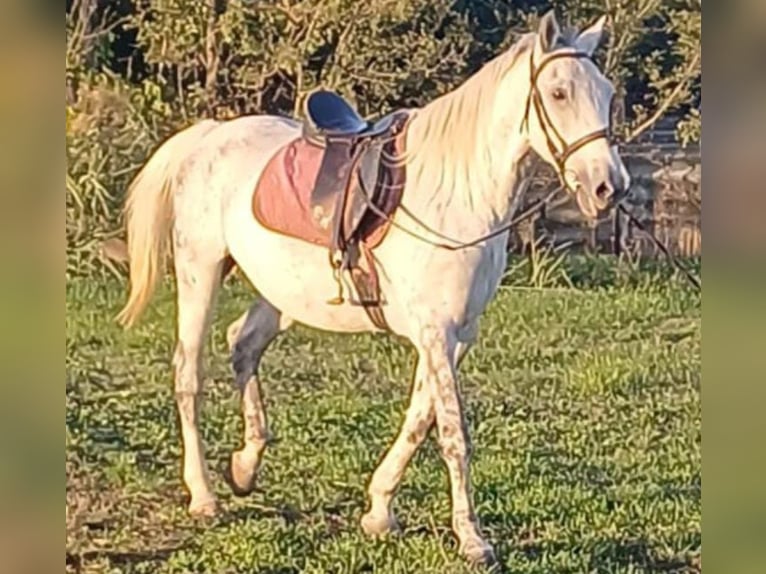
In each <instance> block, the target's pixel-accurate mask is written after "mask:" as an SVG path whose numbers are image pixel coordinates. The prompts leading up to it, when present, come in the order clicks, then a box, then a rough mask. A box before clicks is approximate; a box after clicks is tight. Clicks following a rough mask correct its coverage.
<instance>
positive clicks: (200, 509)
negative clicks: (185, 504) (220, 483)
mask: <svg viewBox="0 0 766 574" xmlns="http://www.w3.org/2000/svg"><path fill="white" fill-rule="evenodd" d="M218 510H219V509H218V501H216V499H215V498H214V497H209V498H205V499H203V500H201V501H194V500H192V502H191V503H190V504H189V514H190V515H191V516H192V517H193V518H213V517H215V516H216V515H217V514H218Z"/></svg>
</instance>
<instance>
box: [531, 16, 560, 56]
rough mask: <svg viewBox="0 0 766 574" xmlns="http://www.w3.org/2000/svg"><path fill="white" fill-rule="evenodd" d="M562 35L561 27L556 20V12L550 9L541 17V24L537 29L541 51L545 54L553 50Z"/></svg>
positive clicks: (538, 45)
mask: <svg viewBox="0 0 766 574" xmlns="http://www.w3.org/2000/svg"><path fill="white" fill-rule="evenodd" d="M560 35H561V28H559V23H558V22H557V21H556V13H555V12H554V11H553V10H548V11H547V12H546V13H545V15H544V16H543V17H542V18H540V26H539V28H538V31H537V47H538V49H539V50H540V53H542V54H545V53H546V52H550V51H551V50H553V48H554V47H555V46H556V42H558V39H559V36H560Z"/></svg>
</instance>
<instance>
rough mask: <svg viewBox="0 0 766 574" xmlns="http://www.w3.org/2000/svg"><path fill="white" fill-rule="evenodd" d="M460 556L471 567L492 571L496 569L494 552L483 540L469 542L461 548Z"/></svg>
mask: <svg viewBox="0 0 766 574" xmlns="http://www.w3.org/2000/svg"><path fill="white" fill-rule="evenodd" d="M460 554H461V556H463V558H465V559H466V561H467V562H468V563H469V564H471V565H472V566H484V567H487V568H490V569H492V571H495V570H496V568H497V567H498V562H497V557H496V556H495V551H494V550H493V549H492V546H490V545H489V544H487V543H486V542H484V541H483V540H476V541H471V542H469V543H468V544H466V545H465V546H461V548H460Z"/></svg>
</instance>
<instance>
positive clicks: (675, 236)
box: [511, 144, 702, 256]
mask: <svg viewBox="0 0 766 574" xmlns="http://www.w3.org/2000/svg"><path fill="white" fill-rule="evenodd" d="M624 158H625V162H626V165H627V166H628V170H629V171H630V174H631V178H632V184H631V192H630V195H629V198H628V200H627V202H628V207H629V208H630V210H631V212H632V213H634V214H635V216H636V217H637V218H638V219H639V220H640V221H641V222H642V223H643V224H644V225H645V226H646V227H647V229H648V230H650V231H651V232H652V233H654V234H655V236H656V237H657V238H658V239H659V240H660V241H662V242H663V243H664V244H665V245H667V247H668V249H669V250H670V251H671V253H673V254H675V255H680V256H698V255H700V254H701V253H702V195H701V173H702V162H701V156H700V151H699V148H698V147H696V146H694V147H688V148H681V147H680V146H678V145H677V144H670V145H668V144H665V145H654V144H650V145H646V144H639V145H635V146H632V147H630V148H628V149H627V150H626V151H625V152H624ZM556 185H557V180H556V177H555V174H553V172H552V170H548V169H545V168H544V167H542V166H541V169H540V171H539V172H538V177H537V180H536V182H535V183H533V184H532V185H531V186H530V190H529V193H528V194H527V198H526V200H525V202H524V203H525V206H528V205H531V203H532V202H534V201H537V200H538V199H540V198H542V197H543V196H544V195H545V194H546V193H548V192H549V190H551V189H553V187H554V186H556ZM523 207H524V206H522V208H521V209H523ZM613 217H614V216H607V217H605V218H604V219H601V220H599V221H593V220H588V219H587V218H585V217H584V216H583V215H582V212H581V211H580V210H579V209H578V208H577V205H576V203H575V201H574V200H573V199H572V198H564V197H561V196H556V198H555V199H554V200H553V202H552V205H551V206H549V207H547V208H546V209H545V210H544V212H543V214H542V215H540V216H538V217H537V219H536V220H535V221H534V222H529V223H528V224H527V225H526V226H523V225H522V226H520V227H519V229H517V230H514V232H513V233H512V237H511V248H512V249H513V250H514V251H522V250H523V249H524V248H525V246H526V245H528V244H529V242H530V241H531V240H532V239H533V238H534V237H538V238H539V237H540V236H544V237H546V238H549V239H550V240H552V242H553V243H554V244H555V245H562V244H567V243H569V244H571V248H572V249H574V250H591V251H599V252H607V253H612V252H614V249H615V221H614V219H613ZM618 229H619V227H618ZM621 235H622V241H621V243H622V246H623V248H625V249H628V250H630V251H632V252H634V253H635V252H637V253H640V254H642V255H646V256H656V255H659V253H658V250H657V248H656V246H655V245H654V243H653V242H652V241H651V239H650V238H648V237H646V236H645V235H644V234H643V233H642V232H641V231H639V230H637V229H634V228H632V227H630V226H627V224H625V225H623V226H622V231H621Z"/></svg>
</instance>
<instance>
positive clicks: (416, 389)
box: [362, 358, 435, 536]
mask: <svg viewBox="0 0 766 574" xmlns="http://www.w3.org/2000/svg"><path fill="white" fill-rule="evenodd" d="M427 371H428V369H427V368H426V365H425V363H424V362H423V360H422V359H421V358H419V359H418V364H417V366H416V368H415V378H414V380H413V381H412V391H411V396H410V405H409V407H408V409H407V413H406V415H405V418H404V422H403V423H402V427H401V430H400V431H399V434H398V436H397V437H396V440H395V441H394V443H393V444H392V445H391V448H389V449H388V452H386V455H385V457H384V458H383V460H382V461H381V462H380V464H379V465H378V467H377V468H376V469H375V472H374V473H373V475H372V479H371V480H370V484H369V487H368V493H369V496H370V510H369V511H368V512H367V513H366V514H365V515H364V517H362V528H363V529H364V531H365V533H367V534H368V535H370V536H376V535H379V534H384V533H386V532H390V531H396V530H398V529H399V525H398V524H397V522H396V518H395V516H394V513H393V511H392V510H391V502H392V501H393V498H394V494H395V493H396V490H397V488H398V486H399V483H400V482H401V480H402V476H403V475H404V470H405V468H406V467H407V464H408V463H409V461H410V459H411V458H412V456H413V455H414V454H415V451H417V449H418V447H419V446H420V445H421V443H422V442H423V440H424V439H425V438H426V436H427V435H428V431H429V430H430V429H431V426H432V425H433V423H434V420H435V412H434V404H433V396H432V393H431V392H430V389H429V388H428V380H427V377H426V373H427Z"/></svg>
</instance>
